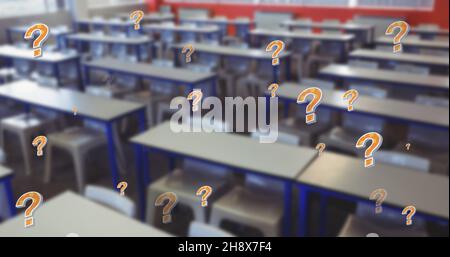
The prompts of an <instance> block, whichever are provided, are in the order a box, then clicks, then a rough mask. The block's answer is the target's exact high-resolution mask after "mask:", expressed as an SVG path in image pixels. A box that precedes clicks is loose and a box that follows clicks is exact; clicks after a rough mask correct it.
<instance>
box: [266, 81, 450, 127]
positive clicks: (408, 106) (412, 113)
mask: <svg viewBox="0 0 450 257" xmlns="http://www.w3.org/2000/svg"><path fill="white" fill-rule="evenodd" d="M309 86H314V85H309ZM309 86H308V87H309ZM306 88H307V86H305V85H302V86H300V85H296V84H294V83H284V84H282V85H280V88H279V89H278V90H277V95H278V96H279V97H280V98H286V99H290V100H293V101H297V96H298V94H300V92H302V91H303V90H304V89H306ZM322 92H323V96H322V101H321V102H320V105H319V107H318V108H319V109H320V106H322V105H323V106H329V107H332V108H336V109H339V110H340V111H344V112H347V101H344V100H342V96H343V95H344V93H345V91H341V90H323V89H322ZM267 94H270V92H267ZM353 106H354V109H353V112H355V113H356V112H357V113H368V114H373V115H376V116H382V117H387V118H393V119H396V120H406V121H411V122H417V123H423V124H431V125H435V126H440V127H444V128H447V129H448V126H449V109H448V108H444V107H434V106H428V105H421V104H417V103H414V102H408V101H402V100H396V99H379V98H373V97H370V96H363V95H360V96H359V97H358V99H356V101H355V102H354V104H353Z"/></svg>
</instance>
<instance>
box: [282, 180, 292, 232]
mask: <svg viewBox="0 0 450 257" xmlns="http://www.w3.org/2000/svg"><path fill="white" fill-rule="evenodd" d="M283 213H284V217H283V235H284V236H290V235H291V231H290V229H291V217H292V216H291V214H292V182H291V181H284V210H283Z"/></svg>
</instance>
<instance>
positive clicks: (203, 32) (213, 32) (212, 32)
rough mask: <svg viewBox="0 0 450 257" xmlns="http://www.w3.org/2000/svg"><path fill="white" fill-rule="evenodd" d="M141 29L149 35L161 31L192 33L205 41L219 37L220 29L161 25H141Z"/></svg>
mask: <svg viewBox="0 0 450 257" xmlns="http://www.w3.org/2000/svg"><path fill="white" fill-rule="evenodd" d="M142 29H143V30H144V31H146V32H149V33H161V31H171V32H175V33H194V34H196V35H197V36H199V37H201V38H205V39H214V37H215V36H219V37H220V29H219V27H217V26H204V27H196V26H190V25H176V24H168V23H161V24H147V25H143V26H142ZM219 40H220V38H219Z"/></svg>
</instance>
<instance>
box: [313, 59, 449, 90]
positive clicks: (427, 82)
mask: <svg viewBox="0 0 450 257" xmlns="http://www.w3.org/2000/svg"><path fill="white" fill-rule="evenodd" d="M320 74H321V75H325V76H332V77H338V78H352V79H362V80H368V81H380V82H388V83H396V84H406V85H409V86H418V87H424V88H430V89H431V88H435V89H443V90H447V91H448V88H449V79H448V76H438V75H428V76H426V75H420V74H412V73H404V72H396V71H390V70H380V69H366V68H357V67H351V66H348V65H343V64H331V65H328V66H326V67H324V68H323V69H321V70H320Z"/></svg>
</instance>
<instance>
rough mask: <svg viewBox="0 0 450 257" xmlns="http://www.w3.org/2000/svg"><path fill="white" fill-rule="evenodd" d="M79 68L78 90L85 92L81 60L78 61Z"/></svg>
mask: <svg viewBox="0 0 450 257" xmlns="http://www.w3.org/2000/svg"><path fill="white" fill-rule="evenodd" d="M75 62H76V66H77V78H78V79H77V83H78V89H79V90H80V91H81V92H83V91H84V85H83V81H82V79H83V76H82V75H81V61H80V58H78V59H77V60H76V61H75Z"/></svg>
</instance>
